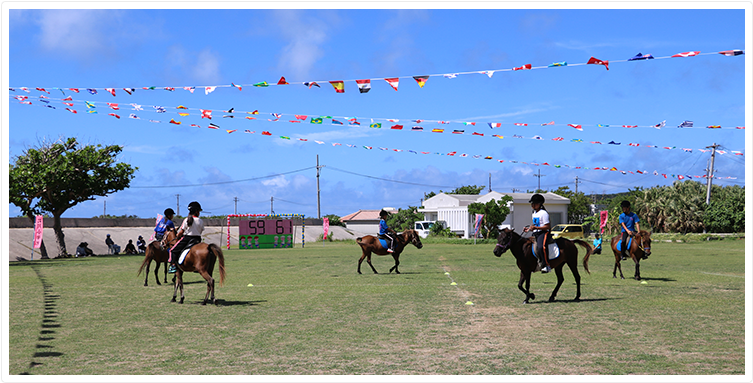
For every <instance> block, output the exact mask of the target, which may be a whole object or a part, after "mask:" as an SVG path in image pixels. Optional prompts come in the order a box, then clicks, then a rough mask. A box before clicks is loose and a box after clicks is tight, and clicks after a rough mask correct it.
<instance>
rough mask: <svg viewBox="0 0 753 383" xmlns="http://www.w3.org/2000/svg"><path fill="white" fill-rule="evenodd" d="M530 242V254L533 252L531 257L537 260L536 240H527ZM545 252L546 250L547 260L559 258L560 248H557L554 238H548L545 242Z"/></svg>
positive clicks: (532, 238)
mask: <svg viewBox="0 0 753 383" xmlns="http://www.w3.org/2000/svg"><path fill="white" fill-rule="evenodd" d="M529 241H530V242H531V252H533V256H534V257H536V258H537V259H538V258H539V256H538V255H536V238H534V237H531V238H530V239H529ZM546 250H547V252H546V253H547V259H549V260H552V259H557V258H559V256H560V247H559V246H557V242H556V241H555V240H554V238H552V237H549V238H547V241H546Z"/></svg>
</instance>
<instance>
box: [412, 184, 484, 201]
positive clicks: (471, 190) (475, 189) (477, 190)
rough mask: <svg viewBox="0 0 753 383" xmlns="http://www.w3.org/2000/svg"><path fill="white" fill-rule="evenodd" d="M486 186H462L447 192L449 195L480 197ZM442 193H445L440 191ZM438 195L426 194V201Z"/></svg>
mask: <svg viewBox="0 0 753 383" xmlns="http://www.w3.org/2000/svg"><path fill="white" fill-rule="evenodd" d="M485 187H486V186H483V185H466V186H460V187H456V188H455V189H454V190H452V191H449V192H447V194H473V195H479V194H481V192H482V191H483V190H484V188H485ZM439 192H440V193H444V192H443V191H442V190H440V191H439ZM435 195H437V193H434V192H433V191H432V192H429V193H428V194H426V193H424V201H426V200H427V199H429V198H431V197H434V196H435Z"/></svg>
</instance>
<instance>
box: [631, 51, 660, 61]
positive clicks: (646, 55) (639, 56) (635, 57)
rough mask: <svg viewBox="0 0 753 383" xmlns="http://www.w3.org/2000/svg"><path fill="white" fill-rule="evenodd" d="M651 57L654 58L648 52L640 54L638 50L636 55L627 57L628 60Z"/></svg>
mask: <svg viewBox="0 0 753 383" xmlns="http://www.w3.org/2000/svg"><path fill="white" fill-rule="evenodd" d="M653 58H654V56H651V55H650V54H645V55H644V54H641V53H640V52H638V54H637V55H635V56H633V57H631V58H629V59H628V61H636V60H648V59H653Z"/></svg>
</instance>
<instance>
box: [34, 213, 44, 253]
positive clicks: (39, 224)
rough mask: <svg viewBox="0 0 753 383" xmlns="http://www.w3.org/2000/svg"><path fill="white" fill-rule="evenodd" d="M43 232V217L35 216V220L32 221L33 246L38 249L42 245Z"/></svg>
mask: <svg viewBox="0 0 753 383" xmlns="http://www.w3.org/2000/svg"><path fill="white" fill-rule="evenodd" d="M43 234H44V217H43V216H41V215H38V216H37V219H36V221H35V222H34V246H33V247H34V248H35V249H38V248H40V247H42V235H43Z"/></svg>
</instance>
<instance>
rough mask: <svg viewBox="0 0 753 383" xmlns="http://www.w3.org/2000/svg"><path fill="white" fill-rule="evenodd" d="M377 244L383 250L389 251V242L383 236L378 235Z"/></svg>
mask: <svg viewBox="0 0 753 383" xmlns="http://www.w3.org/2000/svg"><path fill="white" fill-rule="evenodd" d="M378 238H379V244H380V245H382V247H383V248H385V249H389V248H390V245H391V244H390V240H389V238H387V237H386V236H384V235H379V236H378Z"/></svg>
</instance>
